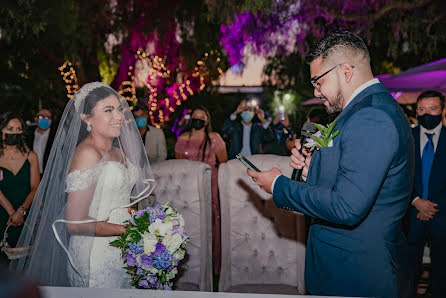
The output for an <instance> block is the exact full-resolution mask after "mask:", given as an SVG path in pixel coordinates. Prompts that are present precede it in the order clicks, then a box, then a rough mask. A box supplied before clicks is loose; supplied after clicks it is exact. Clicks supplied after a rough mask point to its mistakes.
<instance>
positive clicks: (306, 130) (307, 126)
mask: <svg viewBox="0 0 446 298" xmlns="http://www.w3.org/2000/svg"><path fill="white" fill-rule="evenodd" d="M316 131H317V129H316V126H315V125H314V123H313V122H309V121H307V122H305V123H304V125H303V126H302V129H301V131H300V150H299V153H300V155H303V153H302V151H303V149H304V142H305V139H306V138H307V137H311V135H312V134H313V133H315V132H316ZM302 170H303V168H302V169H294V170H293V174H292V175H291V179H293V180H295V181H299V180H300V176H302Z"/></svg>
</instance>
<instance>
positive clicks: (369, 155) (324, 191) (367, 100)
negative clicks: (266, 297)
mask: <svg viewBox="0 0 446 298" xmlns="http://www.w3.org/2000/svg"><path fill="white" fill-rule="evenodd" d="M337 119H338V123H337V125H336V128H335V130H334V131H336V130H339V131H340V133H339V135H338V136H336V137H335V138H334V140H333V146H332V147H327V148H321V149H320V150H318V151H315V152H314V153H313V157H312V160H311V164H310V168H309V173H308V179H307V182H306V183H301V182H296V181H293V180H291V179H289V178H287V177H285V176H280V177H279V178H278V179H277V180H276V183H275V185H274V193H273V197H274V202H275V203H276V205H277V206H278V207H280V208H284V209H291V210H297V211H300V212H303V213H305V214H307V215H310V216H311V217H313V218H314V220H313V224H312V226H311V228H310V234H309V238H308V243H307V253H306V262H305V280H306V286H307V289H308V291H309V292H310V293H311V294H318V295H339V296H362V297H407V296H406V293H405V292H404V291H407V290H408V289H409V285H408V283H409V277H408V276H407V269H406V268H407V262H408V260H407V253H408V251H407V241H406V238H405V237H404V235H403V232H402V228H401V225H402V219H403V216H404V214H405V212H406V210H407V208H408V205H409V200H410V194H411V190H412V183H413V172H414V143H413V137H412V133H411V131H410V127H409V123H408V120H407V119H406V118H405V116H404V114H403V112H402V110H401V108H400V106H399V105H398V103H397V102H396V100H395V99H393V98H392V96H391V95H390V94H389V93H388V92H387V90H386V89H385V87H384V85H382V84H380V83H378V84H374V85H371V86H369V87H368V88H366V89H364V90H363V91H362V92H360V93H359V94H358V95H357V96H356V97H355V98H354V99H353V100H352V101H351V102H350V104H348V105H347V107H346V108H345V109H344V110H343V111H342V112H341V114H340V115H339V116H338V118H337Z"/></svg>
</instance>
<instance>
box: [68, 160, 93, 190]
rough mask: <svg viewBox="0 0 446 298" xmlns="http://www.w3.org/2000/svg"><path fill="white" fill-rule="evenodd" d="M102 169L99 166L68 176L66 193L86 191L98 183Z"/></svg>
mask: <svg viewBox="0 0 446 298" xmlns="http://www.w3.org/2000/svg"><path fill="white" fill-rule="evenodd" d="M100 170H101V167H100V164H97V165H96V166H94V167H93V168H89V169H82V170H75V171H73V172H71V173H69V174H68V175H67V180H66V184H67V187H66V189H65V192H73V191H78V190H84V189H86V188H87V187H88V186H90V185H92V184H93V183H96V181H97V180H98V177H99V173H100Z"/></svg>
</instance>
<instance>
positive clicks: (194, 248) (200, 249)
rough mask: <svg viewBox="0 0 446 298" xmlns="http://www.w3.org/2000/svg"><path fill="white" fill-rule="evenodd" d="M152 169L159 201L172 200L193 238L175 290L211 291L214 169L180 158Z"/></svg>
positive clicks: (175, 283) (155, 165)
mask: <svg viewBox="0 0 446 298" xmlns="http://www.w3.org/2000/svg"><path fill="white" fill-rule="evenodd" d="M152 170H153V174H154V177H155V181H156V186H155V190H154V197H155V200H156V202H157V203H159V204H164V203H165V202H168V201H169V202H170V206H172V207H174V208H176V209H177V210H178V211H179V212H180V213H181V214H182V215H183V218H184V222H185V226H186V228H185V229H186V233H187V234H188V235H189V237H190V241H189V243H188V244H187V245H186V257H185V258H184V259H183V261H182V262H181V263H180V266H179V268H178V271H179V272H178V275H177V277H176V280H175V281H174V290H175V289H176V290H183V291H187V290H191V291H212V250H211V248H212V228H211V168H210V167H209V165H207V164H205V163H202V162H196V161H189V160H185V159H179V160H167V161H163V162H159V163H156V164H154V165H153V167H152Z"/></svg>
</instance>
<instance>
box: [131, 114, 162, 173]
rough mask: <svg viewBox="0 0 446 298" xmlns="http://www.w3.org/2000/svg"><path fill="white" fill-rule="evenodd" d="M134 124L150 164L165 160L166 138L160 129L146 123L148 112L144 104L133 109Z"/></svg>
mask: <svg viewBox="0 0 446 298" xmlns="http://www.w3.org/2000/svg"><path fill="white" fill-rule="evenodd" d="M132 113H133V117H134V118H135V122H136V126H138V130H139V134H140V135H141V138H142V142H143V143H144V147H145V148H146V153H147V157H148V158H149V161H150V163H151V164H154V163H156V162H160V161H163V160H166V157H167V150H166V138H165V136H164V132H163V130H162V129H160V128H157V127H155V126H152V125H148V123H147V118H148V117H149V112H148V111H147V108H146V107H144V106H136V107H135V108H134V109H133V111H132Z"/></svg>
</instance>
